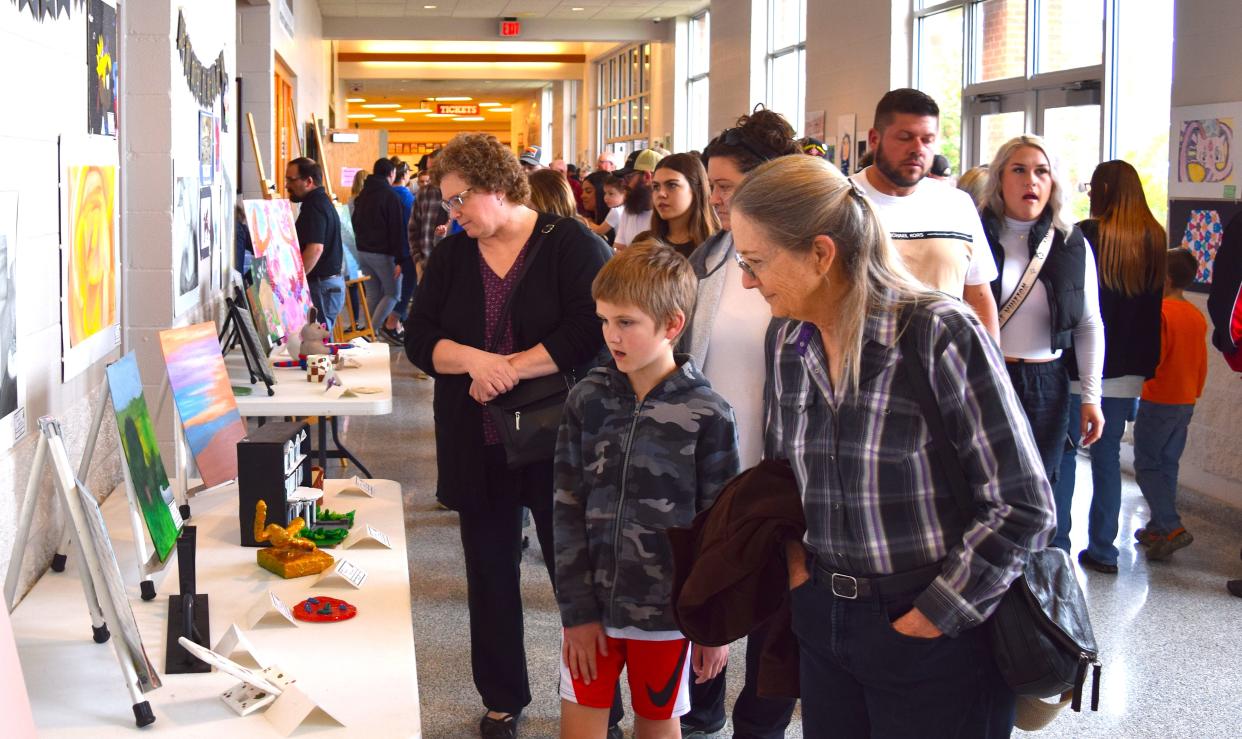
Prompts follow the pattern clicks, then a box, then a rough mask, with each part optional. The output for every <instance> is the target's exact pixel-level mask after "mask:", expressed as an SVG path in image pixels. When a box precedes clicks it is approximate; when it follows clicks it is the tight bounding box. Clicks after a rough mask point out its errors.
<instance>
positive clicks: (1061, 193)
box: [980, 133, 1072, 236]
mask: <svg viewBox="0 0 1242 739" xmlns="http://www.w3.org/2000/svg"><path fill="white" fill-rule="evenodd" d="M1024 146H1030V147H1032V148H1035V149H1039V150H1040V151H1041V152H1043V154H1044V156H1045V157H1046V158H1047V159H1048V169H1049V172H1050V173H1051V175H1052V191H1051V192H1050V193H1048V205H1046V206H1045V208H1044V209H1045V210H1047V211H1049V212H1051V214H1052V225H1053V227H1055V228H1056V230H1058V231H1060V232H1061V233H1062V235H1065V236H1069V232H1070V230H1071V228H1072V225H1071V224H1070V222H1069V221H1067V220H1065V210H1066V208H1065V200H1066V197H1067V195H1066V192H1065V183H1064V181H1062V180H1061V169H1060V166H1059V165H1060V163H1059V162H1058V161H1057V158H1056V157H1055V156H1053V154H1052V152H1051V151H1050V150H1049V149H1048V144H1047V143H1045V142H1044V140H1043V139H1041V138H1040V137H1038V136H1036V135H1034V134H1029V133H1024V134H1022V135H1021V136H1014V137H1013V138H1011V139H1009V140H1008V141H1006V142H1005V143H1003V144H1001V146H1000V148H999V149H997V150H996V156H994V157H992V164H991V165H989V166H988V173H989V175H990V176H989V177H988V186H987V190H986V191H985V193H986V197H985V199H984V201H983V204H982V206H981V207H980V210H983V209H985V208H986V209H987V210H989V211H991V212H992V215H994V216H996V217H997V218H1003V217H1004V216H1005V195H1004V193H1003V192H1002V191H1001V181H1002V180H1003V179H1004V176H1005V167H1006V165H1008V164H1009V158H1010V157H1012V156H1013V153H1014V152H1015V151H1017V150H1018V149H1021V148H1022V147H1024Z"/></svg>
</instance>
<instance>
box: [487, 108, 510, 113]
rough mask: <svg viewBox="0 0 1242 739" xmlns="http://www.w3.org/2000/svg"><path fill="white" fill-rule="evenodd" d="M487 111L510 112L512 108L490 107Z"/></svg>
mask: <svg viewBox="0 0 1242 739" xmlns="http://www.w3.org/2000/svg"><path fill="white" fill-rule="evenodd" d="M488 112H489V113H512V112H513V108H492V109H491V110H489V111H488Z"/></svg>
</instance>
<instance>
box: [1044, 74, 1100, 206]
mask: <svg viewBox="0 0 1242 739" xmlns="http://www.w3.org/2000/svg"><path fill="white" fill-rule="evenodd" d="M1037 99H1038V103H1039V113H1038V118H1039V130H1040V132H1041V135H1042V136H1043V137H1044V140H1045V141H1047V142H1048V147H1049V148H1050V149H1052V151H1053V153H1054V155H1055V156H1056V157H1057V158H1058V159H1059V160H1060V162H1059V165H1058V166H1059V168H1060V174H1061V177H1062V180H1063V182H1064V183H1065V188H1066V190H1067V192H1066V194H1065V196H1066V197H1065V200H1066V205H1067V206H1068V208H1069V211H1070V213H1069V214H1067V215H1066V220H1073V221H1075V222H1077V221H1081V220H1082V219H1084V218H1086V217H1087V216H1088V215H1089V214H1090V210H1091V208H1090V201H1089V200H1088V198H1087V189H1088V185H1090V184H1091V174H1092V172H1094V171H1095V166H1096V165H1097V164H1099V163H1100V159H1101V157H1102V154H1103V146H1102V142H1101V140H1100V131H1101V130H1103V115H1104V110H1103V107H1102V106H1101V105H1100V89H1099V87H1098V86H1090V85H1087V86H1085V87H1082V88H1081V89H1079V88H1078V87H1069V88H1065V89H1056V90H1040V91H1039V93H1038V94H1037Z"/></svg>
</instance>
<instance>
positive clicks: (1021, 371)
mask: <svg viewBox="0 0 1242 739" xmlns="http://www.w3.org/2000/svg"><path fill="white" fill-rule="evenodd" d="M1005 370H1006V371H1007V372H1008V373H1009V382H1010V384H1012V385H1013V390H1014V392H1015V393H1016V394H1017V395H1018V402H1019V403H1021V404H1022V410H1023V411H1024V412H1025V413H1026V420H1027V422H1028V423H1030V424H1031V434H1032V435H1033V436H1034V437H1035V448H1036V449H1038V450H1039V459H1040V461H1041V462H1043V463H1044V474H1045V475H1047V477H1048V481H1049V482H1053V481H1054V480H1056V475H1057V470H1058V469H1060V467H1061V456H1062V455H1063V454H1064V453H1065V442H1066V437H1065V424H1066V419H1067V418H1068V416H1067V414H1068V413H1069V386H1070V385H1069V374H1068V373H1067V372H1066V371H1065V365H1064V364H1063V363H1061V361H1060V360H1057V361H1054V362H1006V363H1005ZM1071 425H1072V424H1071Z"/></svg>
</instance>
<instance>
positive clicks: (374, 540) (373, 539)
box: [341, 524, 392, 549]
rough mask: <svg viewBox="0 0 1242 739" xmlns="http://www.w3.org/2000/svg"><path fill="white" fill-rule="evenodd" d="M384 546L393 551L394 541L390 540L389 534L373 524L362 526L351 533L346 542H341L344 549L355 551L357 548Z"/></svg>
mask: <svg viewBox="0 0 1242 739" xmlns="http://www.w3.org/2000/svg"><path fill="white" fill-rule="evenodd" d="M377 545H378V546H382V547H385V548H387V549H392V541H390V540H389V539H388V534H385V533H384V532H383V531H380V530H379V529H377V528H375V527H374V526H372V525H371V524H367V525H366V526H362V527H359V528H356V529H354V530H353V531H351V532H349V536H347V537H345V541H343V542H341V548H342V549H353V548H354V547H356V546H377Z"/></svg>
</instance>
